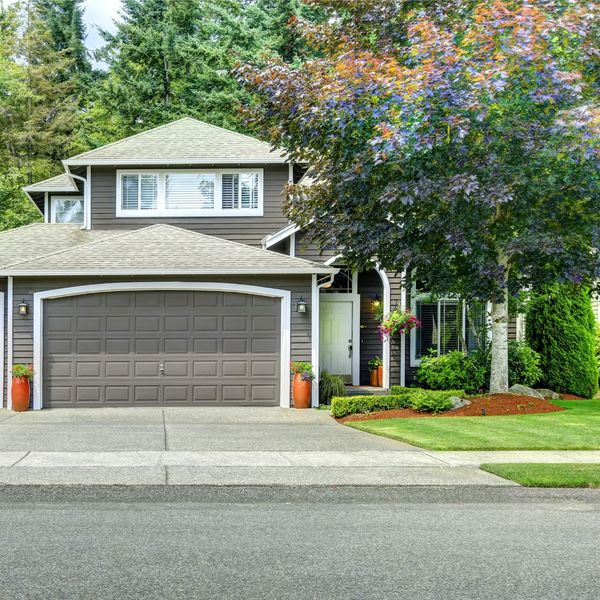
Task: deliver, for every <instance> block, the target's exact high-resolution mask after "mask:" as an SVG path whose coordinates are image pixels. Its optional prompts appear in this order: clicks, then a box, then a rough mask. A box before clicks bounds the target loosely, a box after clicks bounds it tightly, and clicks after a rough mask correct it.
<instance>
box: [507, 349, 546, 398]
mask: <svg viewBox="0 0 600 600" xmlns="http://www.w3.org/2000/svg"><path fill="white" fill-rule="evenodd" d="M540 360H541V357H540V355H539V353H538V352H536V351H535V350H533V348H531V347H530V346H529V345H528V344H527V343H526V342H509V343H508V381H509V383H510V385H515V384H516V383H520V384H521V385H527V386H530V387H531V386H532V385H535V384H536V383H537V382H538V381H539V380H540V379H541V378H542V375H543V374H542V370H541V369H540Z"/></svg>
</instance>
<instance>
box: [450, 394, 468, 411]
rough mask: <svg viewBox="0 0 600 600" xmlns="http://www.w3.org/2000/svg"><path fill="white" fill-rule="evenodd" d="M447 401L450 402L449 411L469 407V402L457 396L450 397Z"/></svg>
mask: <svg viewBox="0 0 600 600" xmlns="http://www.w3.org/2000/svg"><path fill="white" fill-rule="evenodd" d="M448 400H450V402H452V408H451V410H457V409H459V408H462V407H463V406H470V405H471V401H470V400H466V399H465V398H459V397H458V396H450V398H448Z"/></svg>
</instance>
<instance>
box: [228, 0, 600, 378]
mask: <svg viewBox="0 0 600 600" xmlns="http://www.w3.org/2000/svg"><path fill="white" fill-rule="evenodd" d="M313 4H316V5H318V6H319V7H321V8H322V9H323V10H325V11H327V13H328V15H329V18H328V19H327V20H326V21H325V22H324V23H322V24H319V25H314V24H312V23H308V22H299V23H298V24H297V29H298V30H299V31H301V32H302V34H303V36H304V37H305V39H307V40H309V41H310V43H311V44H312V45H313V47H315V48H316V49H318V51H319V53H320V55H319V56H318V57H316V58H314V59H312V60H308V61H306V62H304V63H303V64H302V65H300V66H294V65H286V64H283V63H282V62H281V61H272V62H271V63H270V64H269V65H267V66H266V67H265V66H263V65H256V66H250V67H245V68H241V69H240V72H239V73H240V78H241V80H242V81H243V82H244V83H245V84H246V85H247V87H248V89H250V90H251V91H253V92H254V94H255V96H256V97H257V98H258V109H257V110H256V111H255V112H254V120H255V122H256V123H257V125H258V126H260V127H261V128H262V130H263V131H265V132H267V133H268V134H269V136H270V139H271V141H272V143H274V144H276V145H278V146H281V147H283V148H285V150H287V151H288V152H289V153H290V154H291V156H292V157H293V159H294V160H296V161H298V162H305V163H308V164H310V165H311V167H312V174H313V180H314V185H312V186H311V187H310V188H306V187H303V186H297V187H291V188H290V190H289V195H288V204H287V212H288V215H289V217H290V218H291V219H292V220H293V221H294V222H295V223H297V224H298V225H300V226H302V227H303V228H304V229H305V231H306V232H308V234H309V235H311V236H312V237H314V238H315V239H316V240H317V241H318V242H319V243H320V244H321V245H322V246H331V245H333V246H335V247H337V248H340V249H342V250H343V252H344V255H345V257H346V259H347V260H349V261H350V262H351V263H352V264H355V265H356V266H359V267H360V266H364V265H366V264H368V263H369V262H371V261H372V260H374V259H375V258H376V260H377V261H378V262H379V263H380V264H381V265H382V266H383V267H385V268H387V269H390V270H397V271H403V270H405V269H406V270H407V272H408V274H409V277H410V276H412V275H413V274H414V273H418V278H419V280H420V281H421V282H424V284H425V285H427V287H428V288H429V289H430V290H431V291H433V292H440V293H448V292H450V293H456V294H460V295H461V296H463V297H465V298H475V299H478V300H486V301H491V302H493V307H494V310H493V315H492V320H493V323H492V328H493V331H494V332H495V336H494V338H495V340H494V339H493V341H492V354H493V357H494V359H495V360H494V364H495V367H496V368H495V370H494V368H493V369H492V371H493V373H492V384H491V385H492V388H494V389H505V388H506V386H507V385H508V376H507V359H506V355H507V348H506V331H507V316H508V315H507V304H508V296H509V294H516V293H517V292H518V291H519V290H521V289H523V288H524V287H537V286H539V285H541V284H542V283H544V282H554V281H557V280H558V281H571V282H575V283H581V282H584V281H590V280H592V279H594V278H596V277H597V275H598V268H599V263H598V256H599V255H598V232H599V231H600V229H599V225H600V194H599V193H598V191H599V190H598V183H599V176H598V166H600V165H599V151H600V149H599V147H598V139H599V129H600V126H599V122H600V108H599V106H598V104H597V87H596V86H597V81H596V79H595V74H594V71H593V69H590V68H589V65H588V62H589V59H590V56H591V54H593V53H594V52H596V48H597V46H596V44H595V41H596V38H597V28H598V10H599V9H598V6H597V4H596V3H593V2H587V1H582V2H579V3H577V4H575V3H571V2H548V1H546V0H530V1H518V2H517V1H510V0H506V1H503V0H486V1H480V2H460V1H457V2H454V3H450V5H449V4H447V3H435V2H434V3H425V2H423V3H414V2H397V1H395V0H383V1H382V0H378V1H377V2H375V1H374V0H369V1H364V0H363V1H361V2H358V1H356V0H314V1H313ZM494 326H495V329H494ZM494 371H495V374H494ZM495 375H496V378H495Z"/></svg>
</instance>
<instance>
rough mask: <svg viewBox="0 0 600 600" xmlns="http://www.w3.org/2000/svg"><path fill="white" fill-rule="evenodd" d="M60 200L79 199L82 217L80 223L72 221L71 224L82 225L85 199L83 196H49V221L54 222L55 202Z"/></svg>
mask: <svg viewBox="0 0 600 600" xmlns="http://www.w3.org/2000/svg"><path fill="white" fill-rule="evenodd" d="M61 200H80V201H81V202H82V204H83V218H82V220H81V223H72V224H73V225H83V224H84V223H85V212H86V211H85V200H84V198H83V196H51V197H50V223H56V222H57V221H56V203H57V202H60V201H61Z"/></svg>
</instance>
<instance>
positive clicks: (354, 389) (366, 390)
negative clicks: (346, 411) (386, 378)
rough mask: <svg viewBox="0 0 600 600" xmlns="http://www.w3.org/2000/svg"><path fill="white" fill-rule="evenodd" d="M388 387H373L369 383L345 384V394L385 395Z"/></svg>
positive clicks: (388, 391)
mask: <svg viewBox="0 0 600 600" xmlns="http://www.w3.org/2000/svg"><path fill="white" fill-rule="evenodd" d="M389 393H390V390H389V388H380V387H373V386H370V385H347V386H346V395H347V396H387V395H388V394H389Z"/></svg>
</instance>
